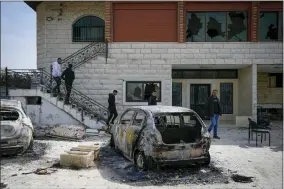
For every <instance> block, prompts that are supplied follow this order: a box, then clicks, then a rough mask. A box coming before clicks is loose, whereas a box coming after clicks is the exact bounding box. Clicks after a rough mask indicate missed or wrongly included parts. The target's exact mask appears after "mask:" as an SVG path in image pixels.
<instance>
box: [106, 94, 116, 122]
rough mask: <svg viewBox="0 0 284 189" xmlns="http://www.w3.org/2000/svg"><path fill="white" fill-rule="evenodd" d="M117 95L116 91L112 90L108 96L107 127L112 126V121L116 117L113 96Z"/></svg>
mask: <svg viewBox="0 0 284 189" xmlns="http://www.w3.org/2000/svg"><path fill="white" fill-rule="evenodd" d="M116 95H117V90H114V91H113V92H112V93H110V94H109V95H108V111H109V117H108V120H107V123H106V124H107V125H109V123H111V124H114V120H115V118H116V117H117V111H116V105H115V96H116Z"/></svg>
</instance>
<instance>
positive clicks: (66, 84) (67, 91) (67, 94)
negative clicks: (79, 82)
mask: <svg viewBox="0 0 284 189" xmlns="http://www.w3.org/2000/svg"><path fill="white" fill-rule="evenodd" d="M65 88H66V98H65V102H69V99H70V94H71V90H72V83H66V82H65Z"/></svg>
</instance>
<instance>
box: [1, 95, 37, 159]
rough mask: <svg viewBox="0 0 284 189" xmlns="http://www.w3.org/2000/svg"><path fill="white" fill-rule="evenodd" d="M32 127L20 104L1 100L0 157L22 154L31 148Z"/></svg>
mask: <svg viewBox="0 0 284 189" xmlns="http://www.w3.org/2000/svg"><path fill="white" fill-rule="evenodd" d="M33 132H34V129H33V125H32V122H31V120H30V118H29V117H28V116H27V115H26V113H25V111H24V109H23V107H22V104H21V102H20V101H17V100H6V99H1V146H0V148H1V155H15V154H18V153H24V152H26V151H27V150H28V149H32V147H33Z"/></svg>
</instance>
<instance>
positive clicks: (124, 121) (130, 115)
mask: <svg viewBox="0 0 284 189" xmlns="http://www.w3.org/2000/svg"><path fill="white" fill-rule="evenodd" d="M134 113H135V111H133V110H129V111H128V112H126V113H125V114H124V115H123V116H122V117H121V119H120V123H121V124H130V122H131V121H132V119H133V116H134Z"/></svg>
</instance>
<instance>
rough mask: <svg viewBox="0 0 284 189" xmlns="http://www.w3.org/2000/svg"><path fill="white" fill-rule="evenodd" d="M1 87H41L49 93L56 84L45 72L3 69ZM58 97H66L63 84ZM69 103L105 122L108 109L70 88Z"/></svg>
mask: <svg viewBox="0 0 284 189" xmlns="http://www.w3.org/2000/svg"><path fill="white" fill-rule="evenodd" d="M3 85H5V87H6V88H7V89H8V88H9V89H35V88H38V87H41V88H43V89H45V90H47V91H49V92H52V89H53V88H54V87H55V85H56V83H55V81H54V79H53V78H52V76H51V74H49V73H48V72H47V71H45V70H35V69H34V70H33V69H32V70H14V69H13V70H10V69H5V71H3V70H1V83H0V86H3ZM59 96H60V97H59V98H66V96H67V91H66V86H65V83H61V85H60V95H59ZM69 101H70V104H71V105H74V106H76V107H77V108H78V109H81V110H82V112H84V113H85V114H88V115H91V116H95V117H97V118H98V119H99V120H103V121H107V118H108V109H107V108H106V107H105V106H103V105H102V104H100V103H98V102H96V101H94V100H93V99H91V98H89V97H88V96H86V95H84V94H83V93H81V92H79V91H78V90H76V89H74V88H73V87H72V88H71V94H70V98H69ZM82 117H83V116H82ZM82 121H83V120H82Z"/></svg>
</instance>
